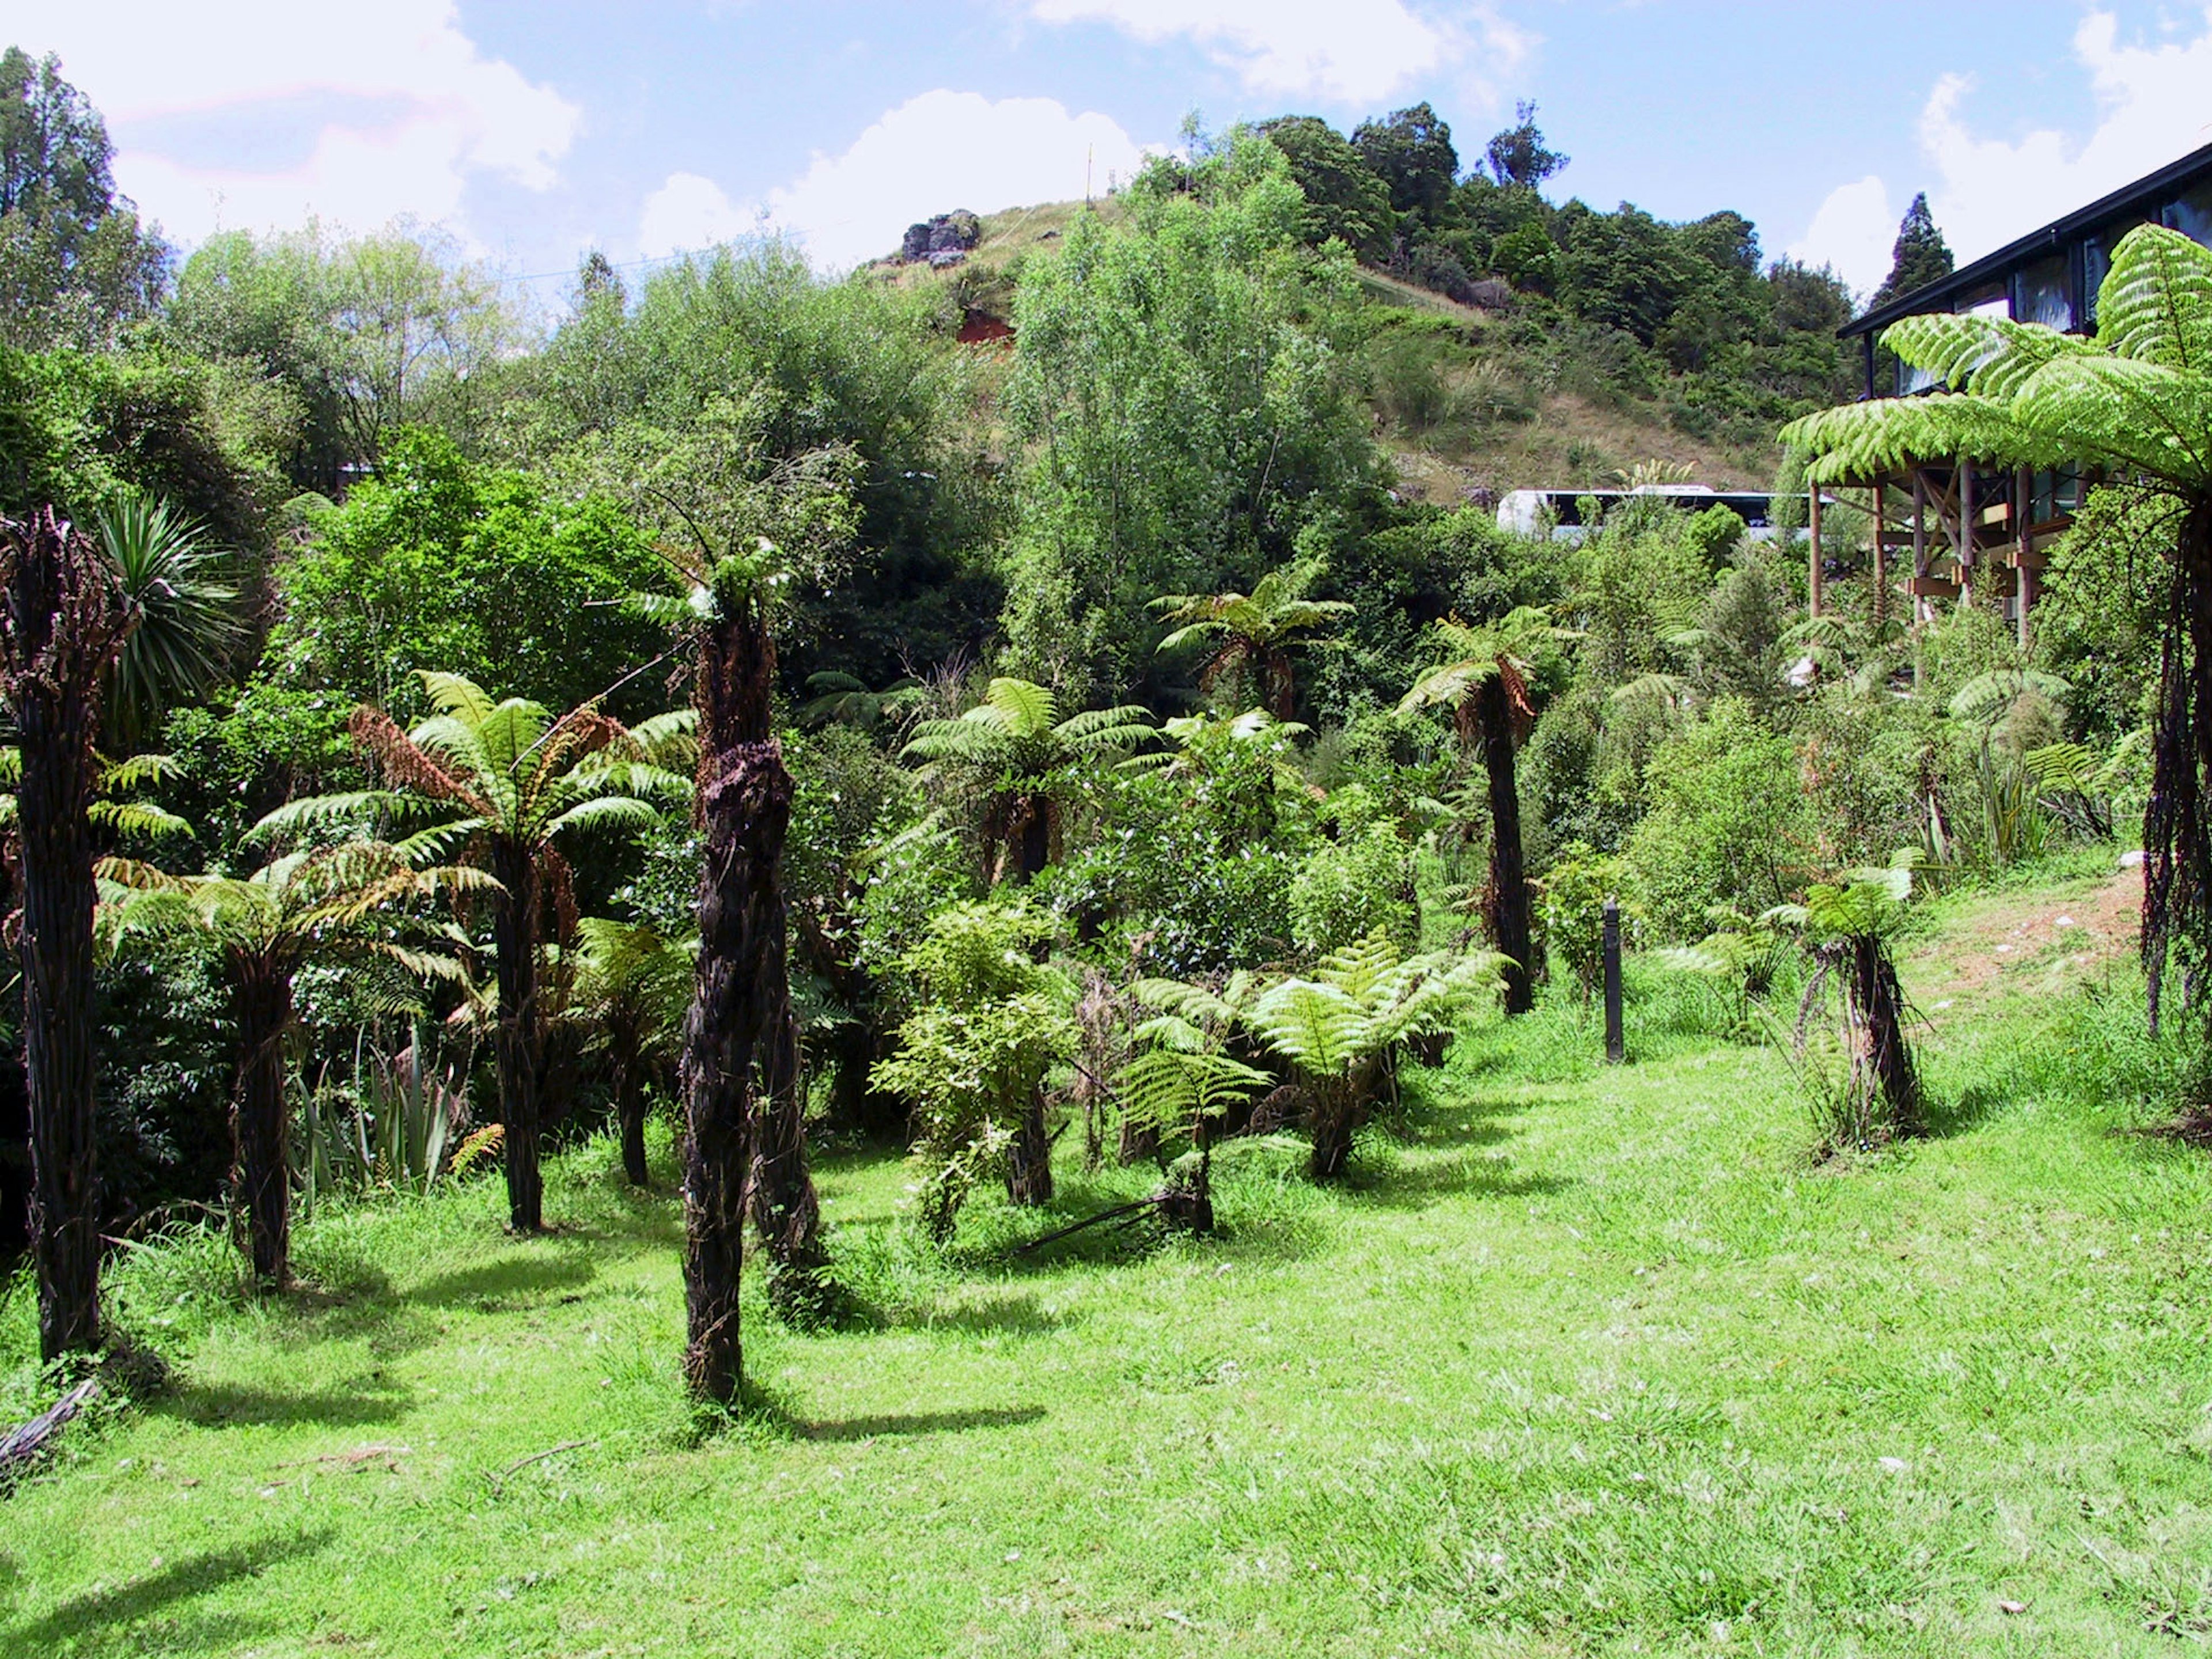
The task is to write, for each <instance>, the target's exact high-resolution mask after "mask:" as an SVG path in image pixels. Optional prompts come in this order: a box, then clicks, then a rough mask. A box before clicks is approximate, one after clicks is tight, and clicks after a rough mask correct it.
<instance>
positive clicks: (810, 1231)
mask: <svg viewBox="0 0 2212 1659" xmlns="http://www.w3.org/2000/svg"><path fill="white" fill-rule="evenodd" d="M776 902H777V904H778V906H779V907H781V903H782V900H781V886H780V884H779V896H778V898H777V901H776ZM773 971H774V972H775V977H776V978H777V979H778V980H779V981H781V980H783V978H784V973H783V964H782V963H781V961H779V962H778V963H777V964H776V966H775V969H774V970H773ZM761 1086H762V1095H763V1101H764V1105H763V1110H762V1112H761V1115H760V1126H759V1133H758V1134H757V1142H758V1146H757V1149H756V1151H755V1152H754V1154H753V1189H752V1212H753V1225H754V1227H756V1228H757V1230H758V1231H759V1232H760V1236H761V1243H763V1245H764V1246H766V1247H767V1249H768V1255H769V1277H768V1299H769V1306H770V1307H772V1308H774V1309H775V1310H776V1313H777V1314H778V1316H781V1318H782V1319H784V1320H785V1321H786V1322H789V1323H791V1324H794V1325H818V1324H821V1323H823V1322H824V1321H826V1320H828V1319H829V1318H831V1317H832V1316H834V1315H835V1313H836V1287H835V1286H834V1285H832V1284H831V1283H830V1280H829V1252H828V1251H827V1250H825V1249H823V1244H822V1204H821V1200H819V1199H817V1197H816V1196H815V1193H814V1177H813V1175H812V1173H811V1171H810V1170H808V1168H807V1164H806V1091H805V1087H804V1086H803V1084H802V1082H801V1079H800V1077H799V1022H798V1020H797V1019H795V1018H793V1016H792V1012H791V1000H790V997H789V994H788V993H787V994H786V995H785V997H784V1000H783V1008H782V1012H781V1015H780V1016H771V1024H770V1028H769V1034H768V1047H767V1051H766V1053H765V1054H763V1056H762V1065H761Z"/></svg>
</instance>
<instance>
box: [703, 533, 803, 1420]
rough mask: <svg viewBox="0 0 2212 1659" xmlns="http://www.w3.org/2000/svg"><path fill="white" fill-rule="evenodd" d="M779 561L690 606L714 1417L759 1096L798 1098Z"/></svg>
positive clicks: (797, 1205) (734, 1384)
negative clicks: (777, 617) (785, 872)
mask: <svg viewBox="0 0 2212 1659" xmlns="http://www.w3.org/2000/svg"><path fill="white" fill-rule="evenodd" d="M775 559H776V554H775V548H774V546H773V544H770V543H769V542H767V541H766V540H765V539H763V540H762V541H761V542H759V543H758V544H757V545H756V547H755V548H754V549H753V550H750V551H749V552H743V553H736V554H731V555H727V556H724V557H723V558H721V559H720V560H719V561H718V562H716V563H715V564H714V568H712V569H711V570H709V571H708V572H706V573H704V574H705V576H706V580H704V581H703V582H702V584H701V587H700V600H699V603H698V604H697V605H696V608H697V609H699V610H702V611H704V612H705V613H706V617H707V621H706V625H705V627H703V628H702V629H701V630H700V632H699V645H698V650H699V662H698V673H697V679H696V690H695V697H696V703H697V708H698V713H699V775H698V795H697V802H698V805H697V811H698V814H699V819H700V823H701V825H702V829H704V831H705V835H704V840H705V842H706V862H705V865H704V867H703V868H702V871H701V872H700V876H699V960H698V966H697V969H696V978H695V980H694V987H693V992H692V999H691V1012H690V1015H689V1016H688V1018H686V1020H685V1023H684V1070H683V1090H684V1115H685V1120H686V1128H687V1133H686V1136H685V1140H684V1302H685V1309H686V1314H687V1334H686V1341H685V1346H684V1377H685V1380H686V1381H687V1382H688V1383H690V1387H691V1389H692V1391H693V1392H694V1393H695V1394H696V1395H700V1396H701V1397H702V1398H703V1399H707V1400H710V1401H717V1402H720V1403H722V1404H728V1403H730V1402H731V1401H734V1400H735V1399H736V1398H737V1396H738V1389H739V1388H740V1387H741V1386H742V1384H743V1381H744V1347H743V1340H742V1334H741V1330H740V1326H739V1320H738V1285H739V1282H740V1279H741V1277H742V1273H743V1268H744V1221H745V1197H746V1192H745V1189H746V1184H747V1179H748V1176H750V1173H751V1168H752V1162H753V1141H754V1133H755V1124H754V1119H755V1116H756V1114H757V1103H758V1102H760V1101H761V1100H762V1098H763V1097H766V1098H767V1100H768V1102H769V1106H768V1111H769V1113H770V1114H774V1113H775V1111H776V1106H777V1103H776V1098H775V1097H776V1095H777V1093H778V1091H780V1090H793V1091H795V1090H796V1088H797V1085H798V1079H797V1077H796V1075H795V1067H793V1068H792V1073H790V1074H787V1072H786V1069H785V1068H786V1067H787V1066H789V1065H790V1062H791V1061H792V1060H793V1059H794V1058H795V1049H794V1048H793V1046H792V1044H791V1022H792V1015H791V999H790V989H789V983H788V980H787V971H788V969H787V962H786V955H785V953H786V949H787V943H786V917H785V914H784V903H783V889H782V865H783V842H784V836H785V833H786V831H787V829H788V828H789V826H790V823H791V775H790V773H788V772H787V771H786V770H785V769H784V764H783V746H782V744H780V743H779V742H778V741H777V740H776V736H775V715H774V708H773V690H774V687H775V636H774V635H773V633H772V632H771V630H770V627H769V605H770V601H771V597H772V595H773V592H774V589H775V577H776V574H777V572H776V569H775ZM798 1170H799V1173H801V1174H803V1173H804V1163H803V1159H802V1160H800V1161H799V1164H798ZM775 1173H777V1174H779V1175H787V1174H788V1173H789V1171H787V1170H784V1169H782V1168H781V1167H779V1168H778V1170H776V1171H775ZM812 1196H813V1192H812V1186H811V1182H809V1183H808V1185H807V1188H806V1192H805V1196H804V1197H803V1198H798V1199H796V1200H794V1199H793V1197H792V1195H791V1194H779V1195H777V1196H776V1197H775V1198H773V1199H771V1200H769V1204H770V1206H771V1207H772V1208H774V1209H776V1210H779V1211H781V1210H782V1209H784V1208H786V1207H788V1208H789V1210H790V1211H791V1214H790V1217H789V1218H790V1219H791V1220H792V1221H793V1222H794V1223H803V1222H804V1221H805V1220H806V1218H807V1216H808V1212H810V1210H811V1200H812ZM817 1213H818V1212H817ZM773 1225H774V1219H773V1218H771V1226H773Z"/></svg>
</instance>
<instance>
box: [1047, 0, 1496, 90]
mask: <svg viewBox="0 0 2212 1659" xmlns="http://www.w3.org/2000/svg"><path fill="white" fill-rule="evenodd" d="M1028 5H1029V10H1030V15H1032V16H1034V17H1036V18H1037V19H1039V20H1040V21H1044V22H1048V23H1076V22H1103V23H1108V24H1110V25H1112V26H1113V27H1116V28H1119V29H1121V30H1122V31H1123V32H1125V33H1129V34H1133V35H1134V36H1135V37H1136V38H1137V39H1138V40H1143V41H1146V42H1157V41H1161V40H1170V39H1172V38H1175V37H1176V36H1182V37H1185V38H1188V40H1191V41H1192V42H1193V43H1194V44H1195V45H1196V46H1198V47H1199V48H1200V50H1201V51H1202V52H1205V53H1206V56H1207V57H1209V58H1212V59H1213V61H1214V62H1215V63H1217V64H1220V65H1222V66H1223V67H1224V68H1225V69H1228V70H1232V71H1233V72H1234V73H1235V74H1236V75H1237V76H1238V77H1239V78H1240V79H1241V80H1242V81H1243V83H1244V85H1245V86H1246V87H1247V88H1249V89H1250V90H1251V91H1253V92H1255V93H1265V94H1276V95H1280V96H1285V97H1297V96H1300V95H1306V94H1310V95H1312V96H1315V97H1318V98H1323V99H1327V100H1331V101H1333V102H1336V103H1341V104H1369V103H1372V102H1374V101H1376V100H1378V99H1382V98H1385V97H1388V96H1389V94H1391V93H1392V92H1394V91H1395V90H1396V89H1397V88H1400V87H1401V86H1403V85H1405V84H1406V83H1407V82H1409V81H1412V80H1413V79H1415V78H1416V77H1417V76H1428V75H1433V74H1434V73H1435V72H1437V71H1438V70H1443V69H1444V68H1446V67H1449V66H1456V65H1459V64H1463V63H1464V64H1468V68H1469V69H1470V70H1472V71H1473V73H1474V75H1475V76H1476V78H1477V79H1478V81H1479V82H1481V83H1482V84H1483V85H1484V86H1485V88H1486V89H1487V88H1492V86H1493V85H1494V82H1496V80H1497V79H1498V78H1500V77H1502V76H1510V74H1511V73H1512V72H1513V71H1514V70H1516V69H1517V68H1518V67H1519V66H1520V64H1522V62H1523V61H1525V60H1526V58H1527V57H1528V52H1529V51H1530V50H1531V48H1532V47H1533V46H1534V40H1532V38H1531V37H1530V36H1528V34H1526V33H1523V32H1522V31H1521V30H1519V29H1517V28H1516V27H1513V26H1512V25H1511V24H1510V23H1508V22H1506V21H1504V19H1503V18H1501V17H1499V16H1498V15H1496V14H1495V13H1494V12H1492V10H1491V9H1489V8H1488V7H1486V6H1473V7H1467V8H1462V10H1463V12H1464V14H1465V15H1466V16H1467V18H1468V21H1469V22H1470V23H1471V24H1472V25H1473V28H1474V35H1473V36H1472V37H1470V35H1469V34H1468V32H1467V30H1466V29H1464V28H1463V27H1461V26H1460V25H1457V24H1453V23H1446V22H1443V21H1438V20H1437V19H1436V18H1433V17H1430V16H1426V15H1423V14H1421V13H1420V12H1418V11H1415V10H1414V9H1412V8H1411V7H1409V6H1407V5H1406V4H1405V3H1403V0H1028ZM1470 60H1473V61H1470ZM1489 95H1494V94H1489Z"/></svg>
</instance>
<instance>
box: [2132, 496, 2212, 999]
mask: <svg viewBox="0 0 2212 1659" xmlns="http://www.w3.org/2000/svg"><path fill="white" fill-rule="evenodd" d="M2208 792H2212V501H2198V502H2197V503H2196V504H2195V505H2194V506H2192V507H2191V509H2190V512H2189V514H2188V516H2187V517H2186V518H2185V519H2184V520H2183V521H2182V527H2181V538H2180V542H2179V546H2178V547H2177V549H2176V551H2175V558H2174V568H2173V580H2172V586H2170V588H2169V589H2168V598H2167V605H2166V629H2165V634H2164V638H2163V641H2162V648H2161V651H2160V674H2159V694H2158V714H2157V717H2156V720H2154V725H2153V729H2152V738H2151V787H2150V799H2149V802H2148V805H2146V806H2145V808H2144V811H2143V849H2144V853H2145V859H2144V866H2143V908H2142V961H2143V970H2144V974H2145V975H2146V978H2147V980H2148V988H2149V994H2150V1021H2151V1029H2152V1030H2153V1031H2154V1032H2155V1031H2156V1030H2157V1029H2158V1024H2159V1019H2160V1009H2161V1006H2162V1003H2163V992H2164V989H2165V978H2166V961H2167V957H2168V953H2169V951H2171V949H2172V945H2173V943H2174V941H2175V939H2177V938H2179V939H2183V940H2186V941H2187V942H2188V943H2189V945H2191V946H2192V947H2193V949H2192V950H2191V952H2190V954H2189V956H2188V957H2187V958H2186V960H2187V962H2188V964H2189V971H2190V973H2191V975H2192V976H2193V975H2196V974H2197V973H2201V972H2202V971H2203V964H2205V963H2212V818H2208V814H2207V799H2206V797H2207V794H2208ZM2200 988H2201V987H2198V986H2197V985H2196V984H2194V983H2191V982H2185V984H2184V986H2183V987H2182V989H2183V996H2184V999H2185V1000H2194V999H2195V997H2196V996H2197V992H2198V991H2199V989H2200ZM2204 1012H2205V1014H2206V1016H2207V1017H2208V1020H2212V1001H2208V1002H2207V1003H2206V1005H2205V1008H2204Z"/></svg>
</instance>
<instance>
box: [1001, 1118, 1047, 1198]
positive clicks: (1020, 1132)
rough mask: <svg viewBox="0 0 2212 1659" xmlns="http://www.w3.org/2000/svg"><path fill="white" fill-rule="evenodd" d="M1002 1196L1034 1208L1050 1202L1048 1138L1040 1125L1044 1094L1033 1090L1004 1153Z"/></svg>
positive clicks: (1042, 1121) (1042, 1120)
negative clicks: (1008, 1147)
mask: <svg viewBox="0 0 2212 1659" xmlns="http://www.w3.org/2000/svg"><path fill="white" fill-rule="evenodd" d="M1006 1197H1007V1198H1008V1200H1011V1201H1012V1202H1013V1203H1016V1204H1020V1205H1024V1206H1029V1207H1031V1208H1036V1207H1038V1206H1043V1205H1046V1204H1049V1203H1051V1202H1052V1138H1051V1137H1050V1136H1049V1135H1048V1134H1047V1133H1046V1132H1045V1125H1044V1095H1043V1093H1042V1091H1033V1092H1032V1093H1031V1094H1030V1098H1029V1101H1028V1103H1027V1104H1026V1105H1024V1107H1023V1108H1022V1115H1021V1117H1020V1120H1019V1121H1018V1122H1017V1123H1016V1124H1015V1126H1014V1144H1013V1146H1012V1148H1011V1149H1010V1150H1009V1151H1008V1152H1007V1153H1006Z"/></svg>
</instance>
